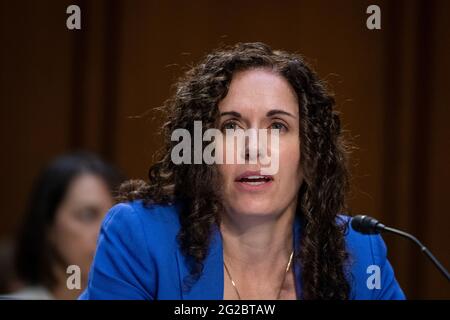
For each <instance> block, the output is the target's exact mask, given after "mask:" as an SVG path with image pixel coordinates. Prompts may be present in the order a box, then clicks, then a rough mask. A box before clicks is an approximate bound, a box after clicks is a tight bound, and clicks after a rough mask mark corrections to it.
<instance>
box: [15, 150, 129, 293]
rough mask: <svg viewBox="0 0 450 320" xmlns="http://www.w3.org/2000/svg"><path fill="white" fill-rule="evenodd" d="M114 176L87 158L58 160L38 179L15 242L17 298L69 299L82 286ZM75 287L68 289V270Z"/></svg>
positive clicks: (110, 197)
mask: <svg viewBox="0 0 450 320" xmlns="http://www.w3.org/2000/svg"><path fill="white" fill-rule="evenodd" d="M120 182H121V176H120V174H119V173H118V172H117V171H116V170H115V169H114V168H113V167H111V166H109V165H108V164H106V163H104V162H103V161H101V160H100V159H99V158H97V157H96V156H94V155H93V154H88V153H81V152H80V153H74V154H68V155H64V156H61V157H59V158H57V159H55V160H54V161H53V162H52V163H51V164H49V165H48V166H47V167H46V168H45V169H44V170H43V171H42V173H41V174H40V176H39V177H38V179H37V180H36V181H35V184H34V186H33V191H32V194H31V196H30V198H29V203H28V207H27V211H26V214H25V216H24V221H23V226H22V229H21V232H20V234H19V237H18V243H17V253H16V268H17V272H18V275H19V277H20V279H21V280H22V281H23V282H24V283H25V287H24V288H23V289H21V290H19V291H18V292H15V293H14V294H12V295H11V297H12V298H18V299H75V298H77V297H78V296H79V295H80V293H81V292H82V291H81V289H84V288H85V287H86V283H87V274H88V272H89V268H90V265H91V262H92V258H93V256H94V252H95V247H96V240H97V236H98V232H99V230H100V224H101V222H102V220H103V218H104V217H105V214H106V212H107V211H108V209H109V208H110V207H111V206H112V205H113V194H112V191H113V189H114V188H116V187H117V186H118V184H119V183H120ZM71 265H75V266H78V267H79V270H80V279H79V282H78V283H79V285H80V288H76V286H77V281H73V284H74V285H75V287H74V288H68V286H67V280H68V277H69V276H70V275H71V274H72V272H70V273H69V274H68V273H67V268H68V266H71Z"/></svg>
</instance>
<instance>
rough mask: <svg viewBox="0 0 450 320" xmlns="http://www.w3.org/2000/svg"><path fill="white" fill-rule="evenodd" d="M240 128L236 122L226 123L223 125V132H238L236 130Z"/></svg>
mask: <svg viewBox="0 0 450 320" xmlns="http://www.w3.org/2000/svg"><path fill="white" fill-rule="evenodd" d="M238 128H239V127H238V125H237V123H235V122H231V121H230V122H226V123H224V124H223V126H222V130H227V129H228V130H236V129H238Z"/></svg>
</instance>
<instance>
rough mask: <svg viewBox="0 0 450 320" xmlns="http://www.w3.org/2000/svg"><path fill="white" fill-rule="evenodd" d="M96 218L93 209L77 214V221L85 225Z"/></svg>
mask: <svg viewBox="0 0 450 320" xmlns="http://www.w3.org/2000/svg"><path fill="white" fill-rule="evenodd" d="M97 217H98V213H97V210H95V209H84V210H81V211H80V212H79V213H78V219H80V220H81V221H82V222H85V223H89V222H92V221H95V220H96V219H97Z"/></svg>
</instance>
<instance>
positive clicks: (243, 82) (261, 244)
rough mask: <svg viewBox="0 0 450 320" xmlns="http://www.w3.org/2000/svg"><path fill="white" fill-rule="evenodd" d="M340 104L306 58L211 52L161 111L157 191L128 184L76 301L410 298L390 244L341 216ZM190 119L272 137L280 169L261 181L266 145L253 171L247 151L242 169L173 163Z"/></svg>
mask: <svg viewBox="0 0 450 320" xmlns="http://www.w3.org/2000/svg"><path fill="white" fill-rule="evenodd" d="M333 106H334V100H333V98H332V97H331V96H330V95H329V94H328V93H327V91H326V89H325V87H324V86H323V84H322V83H321V82H320V81H319V79H318V78H317V76H316V74H315V73H314V72H313V71H312V70H311V69H310V68H309V67H308V66H307V65H306V64H305V62H304V61H303V60H302V58H301V57H300V56H297V55H294V54H289V53H286V52H282V51H273V50H272V49H270V48H269V47H268V46H267V45H265V44H262V43H244V44H238V45H236V46H234V47H232V48H226V49H224V50H218V51H215V52H213V53H211V54H209V55H208V56H207V57H206V58H205V59H204V60H203V61H202V62H201V63H200V64H198V65H197V66H196V67H194V68H192V69H191V70H189V71H188V72H187V73H186V75H185V76H184V77H183V78H182V79H181V80H180V81H179V82H178V84H177V90H176V93H175V95H174V97H173V98H172V99H170V100H168V102H167V104H166V106H165V109H164V110H166V111H167V112H168V121H167V122H166V124H165V126H164V130H165V140H166V147H165V150H164V152H163V156H162V158H161V160H160V161H159V162H158V163H156V164H155V165H154V166H153V167H152V168H151V169H150V171H149V183H148V184H145V183H143V182H130V183H128V184H126V185H125V186H124V188H123V190H122V191H123V197H122V198H121V200H122V201H123V202H124V203H121V204H118V205H116V206H115V207H113V208H112V209H111V211H110V212H109V214H108V216H107V218H106V219H105V221H104V223H103V226H102V230H101V233H100V237H99V241H98V247H97V253H96V256H95V259H94V263H93V266H92V269H91V274H90V278H89V279H90V280H89V283H88V288H87V290H86V291H85V292H84V293H83V295H82V296H81V299H403V298H404V295H403V293H402V290H401V289H400V287H399V285H398V283H397V281H396V279H395V277H394V273H393V270H392V268H391V266H390V264H389V262H388V261H387V260H386V248H385V245H384V243H383V241H382V239H381V238H380V237H379V236H363V235H359V234H357V233H356V232H354V231H353V230H351V228H350V227H349V226H348V221H349V218H348V217H346V216H344V215H341V214H342V213H343V211H344V210H345V201H344V197H345V192H346V190H347V189H348V173H347V168H346V150H345V147H344V141H343V140H342V137H341V129H340V122H339V117H338V115H337V113H336V112H335V111H334V110H333ZM194 121H201V122H202V125H203V129H204V130H207V129H211V128H217V129H220V130H221V131H222V132H227V131H229V130H231V131H234V130H236V131H237V130H238V129H242V130H250V129H267V130H269V131H271V132H272V131H274V132H276V133H277V134H278V137H279V140H278V141H279V143H278V146H277V148H276V152H277V153H278V156H279V164H280V165H279V170H278V171H277V172H276V173H274V174H262V173H261V172H262V165H261V161H259V159H258V157H259V155H260V153H261V154H262V152H261V151H264V150H257V152H256V159H257V161H256V162H255V161H253V164H251V163H250V161H249V160H254V159H251V158H252V157H253V158H254V157H255V152H253V153H252V152H251V151H252V150H250V149H251V145H250V143H246V144H245V147H244V149H243V150H240V149H239V148H235V149H234V150H235V151H237V152H238V154H237V156H238V157H243V158H245V160H248V161H246V162H245V163H244V164H242V163H239V164H238V163H231V164H230V163H224V164H220V163H219V164H217V163H216V164H206V163H202V164H186V163H185V164H174V162H173V161H172V160H173V159H172V158H171V156H173V152H172V151H173V150H174V148H175V146H176V145H177V142H176V141H172V140H173V139H171V138H172V133H173V132H174V131H175V130H177V129H180V128H182V129H186V130H188V132H190V133H191V134H192V135H193V134H194ZM219 142H220V141H219ZM191 143H192V145H194V144H195V143H196V142H195V141H192V142H191ZM204 145H205V143H204V142H203V146H204ZM222 145H223V144H222ZM269 148H270V147H269ZM221 150H222V149H220V148H218V151H219V153H220V151H221ZM223 151H224V153H227V152H229V149H226V150H223ZM269 151H270V150H269ZM272 151H273V150H272ZM268 153H270V152H268ZM252 154H253V156H252ZM236 162H237V161H236ZM374 265H375V266H378V267H379V270H380V273H379V277H380V279H379V280H380V281H379V282H376V281H375V282H373V283H375V286H373V285H372V284H373V283H372V282H371V281H372V278H371V279H369V276H370V274H368V273H367V272H368V271H367V270H372V269H368V268H370V266H374ZM375 276H377V275H375Z"/></svg>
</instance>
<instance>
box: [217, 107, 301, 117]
mask: <svg viewBox="0 0 450 320" xmlns="http://www.w3.org/2000/svg"><path fill="white" fill-rule="evenodd" d="M277 114H284V115H287V116H289V117H292V118H295V116H294V115H293V114H292V113H289V112H287V111H284V110H279V109H273V110H270V111H268V112H267V113H266V117H272V116H274V115H277ZM220 116H221V117H223V116H233V117H235V118H242V115H241V114H240V113H239V112H236V111H226V112H221V113H220Z"/></svg>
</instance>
